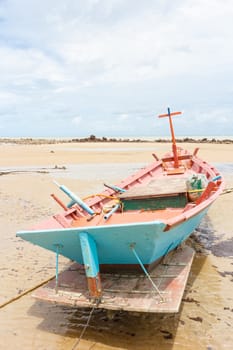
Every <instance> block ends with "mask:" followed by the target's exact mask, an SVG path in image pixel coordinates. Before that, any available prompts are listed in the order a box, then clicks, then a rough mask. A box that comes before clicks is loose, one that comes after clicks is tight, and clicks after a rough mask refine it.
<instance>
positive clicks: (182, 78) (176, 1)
mask: <svg viewBox="0 0 233 350" xmlns="http://www.w3.org/2000/svg"><path fill="white" fill-rule="evenodd" d="M232 18H233V5H232V0H172V1H171V0H143V1H141V0H66V1H64V0H33V1H31V0H20V1H19V0H0V58H1V59H0V137H83V136H89V135H96V136H107V137H108V136H156V137H158V136H161V137H162V136H165V135H168V134H169V127H168V121H166V120H165V119H164V118H161V119H158V118H157V116H158V115H159V114H162V113H166V110H167V107H170V109H171V111H182V112H183V114H182V115H181V116H175V117H174V119H173V120H174V128H175V132H176V134H177V135H178V136H179V135H180V136H192V135H197V136H199V135H201V136H221V135H222V136H225V135H226V136H228V135H229V136H232V135H233V123H232V116H233V39H232V36H233V20H232Z"/></svg>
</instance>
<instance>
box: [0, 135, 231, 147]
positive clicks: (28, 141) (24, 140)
mask: <svg viewBox="0 0 233 350" xmlns="http://www.w3.org/2000/svg"><path fill="white" fill-rule="evenodd" d="M90 142H96V143H99V142H103V143H109V142H110V143H111V142H114V143H120V142H123V143H153V142H156V143H157V142H158V143H170V142H171V140H170V138H156V137H155V138H154V140H152V139H151V140H149V139H148V140H147V139H143V138H136V137H135V138H128V137H126V138H122V137H119V138H118V137H105V136H103V137H96V136H95V135H90V136H88V137H82V138H52V137H51V138H43V137H42V138H34V137H19V138H17V137H15V138H14V137H13V138H10V137H3V138H0V144H4V143H6V144H23V145H41V144H57V143H90ZM176 142H177V143H210V144H232V143H233V138H232V137H230V136H229V138H224V139H218V138H215V137H212V136H211V137H208V136H207V137H200V138H193V137H182V138H179V137H178V138H177V139H176Z"/></svg>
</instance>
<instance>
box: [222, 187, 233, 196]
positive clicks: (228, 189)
mask: <svg viewBox="0 0 233 350" xmlns="http://www.w3.org/2000/svg"><path fill="white" fill-rule="evenodd" d="M231 192H233V187H231V188H226V189H225V190H223V191H222V193H221V196H222V195H223V194H227V193H231Z"/></svg>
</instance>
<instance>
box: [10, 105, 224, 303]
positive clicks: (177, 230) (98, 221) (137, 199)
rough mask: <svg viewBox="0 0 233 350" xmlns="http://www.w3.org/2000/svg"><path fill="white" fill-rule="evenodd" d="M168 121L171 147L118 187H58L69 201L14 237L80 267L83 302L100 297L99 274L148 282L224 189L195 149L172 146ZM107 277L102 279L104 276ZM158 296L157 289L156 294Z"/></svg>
mask: <svg viewBox="0 0 233 350" xmlns="http://www.w3.org/2000/svg"><path fill="white" fill-rule="evenodd" d="M180 114H181V112H173V113H172V112H171V111H170V108H168V113H166V114H162V115H159V117H160V118H168V120H169V125H170V131H171V138H172V150H171V152H169V153H166V154H165V155H164V156H163V157H162V158H159V157H158V156H157V155H156V154H153V161H152V163H151V164H149V165H148V166H146V167H144V168H142V169H140V170H138V171H137V172H136V173H134V174H133V175H131V176H129V177H127V178H126V179H123V180H121V181H119V183H118V184H116V185H112V184H105V188H104V189H103V191H102V192H101V193H97V194H91V195H89V196H87V197H86V198H83V199H81V198H80V197H79V196H78V195H77V194H76V193H73V192H72V191H71V190H70V189H68V188H67V187H66V186H65V185H60V184H58V183H56V185H57V186H58V187H59V189H60V190H61V191H63V192H64V193H65V194H66V195H67V196H68V197H69V203H68V204H67V205H66V204H65V203H63V202H62V201H61V200H60V199H59V198H58V197H57V196H56V195H55V194H52V197H53V198H54V199H55V200H56V202H57V203H58V204H59V205H60V206H61V207H62V210H61V211H60V212H59V213H57V214H55V215H53V216H51V217H50V218H48V219H45V220H44V221H42V222H41V223H39V224H36V225H35V226H34V227H32V228H30V229H28V230H23V231H20V232H18V233H17V236H18V237H21V238H22V239H24V240H26V241H29V242H31V243H33V244H35V245H38V246H40V247H42V248H45V249H48V250H50V251H53V252H55V254H56V257H57V258H56V259H57V260H56V262H57V264H56V281H57V280H58V256H59V255H63V256H65V257H67V258H69V259H71V260H72V261H73V262H75V263H78V264H79V266H82V267H83V270H84V271H85V272H84V274H85V278H86V281H87V286H88V293H89V297H90V299H92V300H99V301H100V300H101V298H102V296H103V288H102V285H101V274H106V273H107V276H111V274H112V275H114V274H115V275H116V274H126V273H127V275H128V276H130V274H134V273H137V271H141V272H143V274H145V276H147V277H148V279H149V280H150V281H151V283H152V285H153V288H154V289H158V288H157V287H156V285H155V284H154V283H153V281H152V279H150V273H151V271H153V269H154V268H155V266H156V265H157V264H158V263H159V262H160V261H161V259H163V258H164V257H166V256H167V255H168V254H169V253H170V252H172V251H174V250H175V249H176V248H177V247H179V246H180V245H181V244H182V242H184V241H185V240H187V238H188V237H189V236H190V235H191V234H192V232H193V231H194V230H195V229H196V228H197V226H198V225H199V223H200V222H201V220H202V218H203V217H204V216H205V215H206V213H207V211H208V209H209V208H210V206H211V204H212V203H213V202H214V201H215V200H216V199H217V197H218V196H219V195H220V193H221V192H222V191H223V188H224V181H223V178H222V175H221V174H220V172H219V171H218V170H217V169H216V168H215V167H214V166H212V165H210V164H209V163H208V162H206V161H204V160H202V159H200V158H199V157H198V155H197V153H198V148H196V149H195V150H194V151H193V152H190V151H188V150H185V149H183V148H180V147H178V146H177V144H176V139H175V134H174V128H173V119H172V118H173V116H176V115H180ZM105 276H106V275H105ZM158 292H159V291H158Z"/></svg>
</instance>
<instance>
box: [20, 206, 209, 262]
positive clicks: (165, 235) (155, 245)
mask: <svg viewBox="0 0 233 350" xmlns="http://www.w3.org/2000/svg"><path fill="white" fill-rule="evenodd" d="M207 210H208V208H206V209H205V210H203V211H202V212H200V213H198V214H197V215H195V216H193V217H192V218H190V219H189V220H187V221H184V222H182V223H181V224H179V225H177V226H176V227H174V228H172V229H170V230H169V231H166V232H164V228H165V226H166V225H165V224H164V223H163V222H160V221H153V222H146V223H136V224H125V225H115V226H110V225H106V226H104V225H103V226H94V227H86V228H85V232H86V233H88V236H89V237H91V238H92V239H93V240H94V241H95V244H96V246H97V249H98V258H99V264H135V257H134V255H133V254H132V251H131V250H130V245H132V244H134V246H135V249H136V251H137V253H138V255H139V256H140V259H141V261H142V263H143V264H150V263H152V262H153V261H155V260H157V259H158V258H160V257H161V256H163V255H164V254H166V253H167V252H168V251H170V250H172V249H174V248H175V247H176V246H178V245H179V244H180V243H181V242H182V241H184V240H185V239H186V238H187V237H188V236H189V235H190V234H191V233H192V232H193V231H194V229H195V228H196V227H197V226H198V225H199V223H200V221H201V219H202V217H203V216H204V215H205V214H206V212H207ZM81 232H83V228H78V227H77V228H69V229H61V230H56V229H54V230H43V231H21V232H18V233H17V236H18V237H22V238H23V239H25V240H26V241H29V242H31V243H34V244H36V245H39V246H41V247H43V248H46V249H49V250H52V251H56V250H55V246H54V244H56V243H57V242H59V244H61V245H62V248H61V249H60V254H62V255H64V256H66V257H68V258H70V259H71V260H74V261H77V262H79V263H81V264H83V257H82V249H81V245H80V238H79V236H80V233H81Z"/></svg>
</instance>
